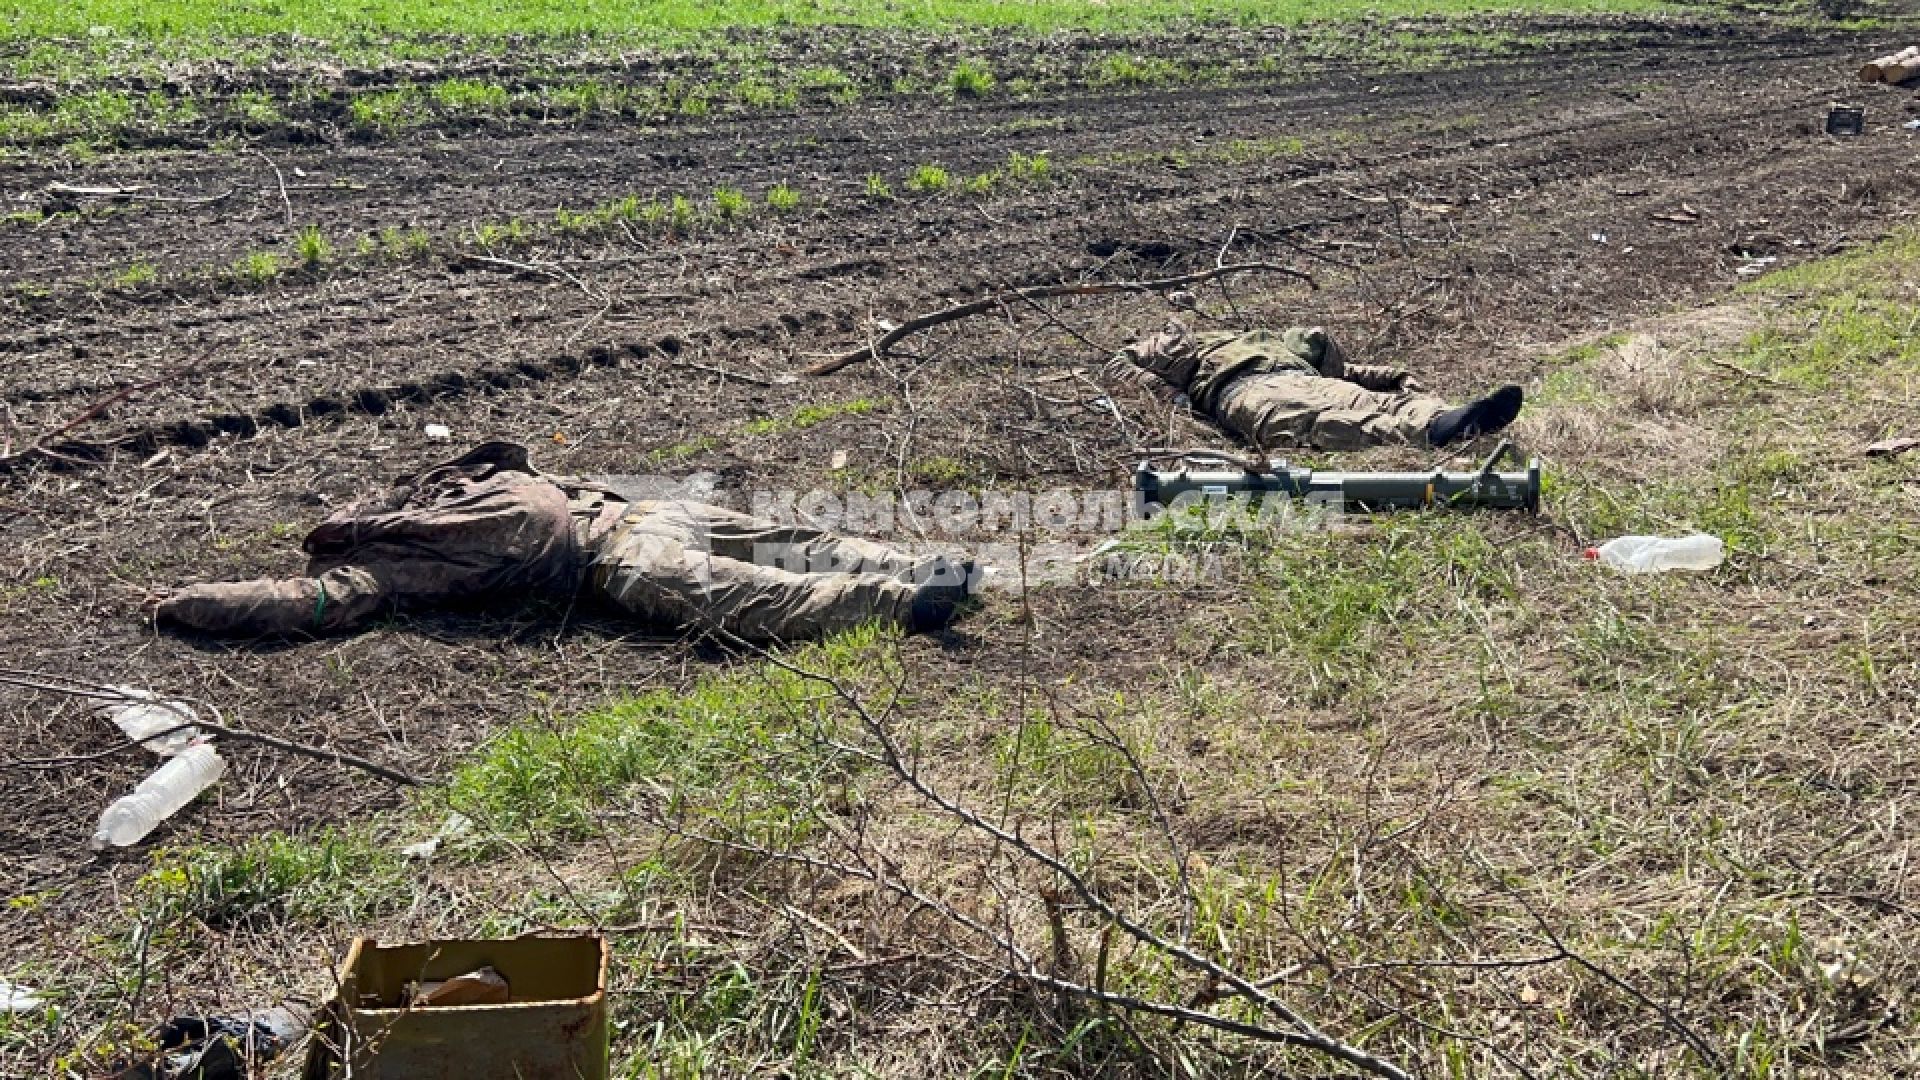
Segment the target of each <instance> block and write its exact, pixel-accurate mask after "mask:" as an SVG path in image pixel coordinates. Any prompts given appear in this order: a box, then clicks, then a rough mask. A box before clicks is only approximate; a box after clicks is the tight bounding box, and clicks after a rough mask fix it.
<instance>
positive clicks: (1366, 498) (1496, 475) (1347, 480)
mask: <svg viewBox="0 0 1920 1080" xmlns="http://www.w3.org/2000/svg"><path fill="white" fill-rule="evenodd" d="M1508 457H1511V458H1513V459H1514V463H1515V464H1519V463H1520V458H1519V455H1518V453H1516V452H1515V450H1514V448H1513V443H1512V442H1511V441H1505V440H1503V441H1502V442H1501V443H1500V445H1499V446H1498V447H1496V448H1495V449H1494V451H1493V453H1492V454H1490V455H1489V456H1488V457H1487V460H1486V461H1485V462H1483V463H1482V464H1481V466H1480V467H1479V468H1478V469H1475V470H1473V471H1472V472H1446V471H1444V470H1435V471H1432V472H1325V471H1319V470H1314V469H1301V468H1293V467H1290V466H1288V465H1287V463H1286V462H1284V461H1281V462H1275V463H1273V465H1272V467H1270V468H1268V469H1261V470H1255V469H1249V468H1247V467H1245V466H1244V465H1238V464H1234V463H1232V462H1229V461H1227V460H1226V459H1225V458H1219V459H1216V460H1217V462H1218V463H1217V464H1213V465H1212V467H1209V468H1181V469H1177V470H1173V471H1164V470H1156V469H1153V468H1151V467H1150V465H1151V463H1150V462H1142V463H1141V465H1140V468H1139V469H1138V470H1137V471H1135V473H1134V474H1133V486H1134V490H1135V491H1136V492H1137V493H1138V494H1139V496H1140V499H1141V501H1142V502H1146V503H1158V504H1159V505H1160V506H1162V507H1173V506H1186V505H1191V504H1193V503H1196V502H1202V501H1206V500H1210V499H1225V498H1234V497H1249V496H1251V497H1255V498H1258V497H1263V496H1266V495H1281V496H1285V497H1287V498H1291V499H1305V500H1307V501H1310V502H1315V503H1320V504H1323V505H1327V506H1334V507H1339V508H1341V509H1345V510H1411V509H1420V508H1423V507H1430V506H1438V507H1459V508H1468V507H1486V508H1489V509H1496V510H1525V511H1526V512H1528V513H1530V514H1532V513H1538V512H1539V510H1540V459H1539V458H1533V459H1531V460H1529V461H1527V462H1526V471H1524V472H1500V471H1499V465H1500V462H1501V461H1502V459H1505V458H1508Z"/></svg>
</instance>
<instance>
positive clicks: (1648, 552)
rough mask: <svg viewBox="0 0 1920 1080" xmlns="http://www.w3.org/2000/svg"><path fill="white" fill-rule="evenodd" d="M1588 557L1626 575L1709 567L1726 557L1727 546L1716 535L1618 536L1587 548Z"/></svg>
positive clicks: (1717, 564)
mask: <svg viewBox="0 0 1920 1080" xmlns="http://www.w3.org/2000/svg"><path fill="white" fill-rule="evenodd" d="M1587 557H1588V558H1591V559H1598V560H1600V561H1601V562H1603V563H1606V564H1607V565H1608V566H1611V567H1613V568H1614V569H1616V570H1619V571H1622V572H1623V573H1628V574H1652V573H1658V572H1660V571H1662V570H1711V569H1713V568H1714V567H1716V566H1719V565H1720V564H1721V563H1722V562H1724V561H1725V560H1726V557H1727V545H1726V544H1724V543H1722V542H1721V541H1720V538H1719V537H1717V536H1708V535H1707V534H1706V533H1693V534H1691V535H1689V536H1677V537H1676V536H1620V537H1615V538H1614V539H1612V540H1609V541H1607V542H1606V543H1604V544H1601V545H1600V546H1599V547H1597V548H1588V549H1587Z"/></svg>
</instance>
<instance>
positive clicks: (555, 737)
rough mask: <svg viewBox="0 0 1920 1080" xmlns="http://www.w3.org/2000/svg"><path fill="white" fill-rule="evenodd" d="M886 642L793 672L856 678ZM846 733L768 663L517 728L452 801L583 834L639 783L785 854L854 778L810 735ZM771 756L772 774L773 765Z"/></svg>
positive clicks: (485, 816) (867, 636)
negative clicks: (811, 812) (834, 790)
mask: <svg viewBox="0 0 1920 1080" xmlns="http://www.w3.org/2000/svg"><path fill="white" fill-rule="evenodd" d="M882 637H883V634H882V631H881V630H879V629H878V627H874V628H869V629H865V630H856V631H850V632H847V633H844V634H840V635H838V636H836V637H834V638H832V639H831V640H828V641H826V642H823V643H819V644H816V645H812V646H808V647H807V648H805V649H802V650H799V651H798V652H796V653H795V654H794V656H793V657H792V662H793V663H795V664H796V665H798V666H800V667H803V668H808V669H811V670H818V671H821V672H822V673H825V674H832V675H838V676H848V675H850V674H852V673H853V672H855V671H857V670H858V669H859V667H860V666H861V664H862V663H863V661H865V660H866V658H867V656H868V654H869V653H870V652H871V651H872V650H873V649H875V648H877V647H878V645H879V643H880V642H881V640H882ZM841 722H842V719H841V717H840V716H839V714H838V711H837V710H836V709H835V708H834V706H833V704H832V703H831V702H830V701H829V700H826V699H824V698H823V696H822V686H821V685H820V684H819V683H816V682H813V681H811V680H807V679H804V678H801V677H800V676H797V675H794V674H792V673H790V672H787V671H784V670H781V669H778V668H774V667H771V666H764V667H755V668H753V669H750V670H746V671H742V672H738V673H732V674H724V675H715V676H712V677H708V678H704V679H701V680H699V681H698V682H696V683H695V684H694V685H693V686H692V687H691V688H690V689H687V690H684V691H680V690H662V691H657V692H652V693H647V694H642V695H640V696H638V697H635V698H632V699H630V700H627V701H623V702H617V703H614V704H611V705H608V706H606V707H604V708H601V709H597V710H595V711H593V712H590V713H587V714H585V715H583V716H579V717H572V718H565V719H555V720H552V721H530V722H527V723H524V724H520V725H517V726H516V727H514V728H513V729H511V730H509V731H507V732H504V733H502V734H500V735H498V736H496V737H494V738H493V739H491V740H489V741H488V743H487V745H486V746H485V747H484V748H483V749H482V751H481V753H480V755H479V756H478V758H477V759H476V760H475V761H473V762H472V763H470V764H468V765H466V766H463V767H462V768H461V769H460V770H459V771H458V772H456V773H455V774H454V777H453V779H452V781H451V783H450V785H449V791H448V801H449V803H450V805H452V806H453V807H454V808H455V809H458V810H460V811H461V812H463V813H467V814H470V815H472V816H473V817H474V818H476V819H477V820H480V821H483V822H485V823H486V825H487V826H488V827H489V828H490V829H493V830H507V831H510V832H520V831H527V830H532V831H536V832H539V833H541V834H543V835H550V836H581V835H587V834H588V833H589V832H590V831H591V830H592V829H593V827H594V826H595V823H596V816H595V812H596V811H597V810H599V809H601V808H604V807H605V806H607V805H608V804H609V802H610V801H611V800H613V799H614V798H616V797H618V796H620V795H622V794H624V793H626V792H628V791H629V790H630V789H633V788H634V787H636V785H640V784H642V783H643V782H644V783H645V784H646V785H647V786H648V787H649V788H650V789H651V790H652V791H654V792H656V793H659V795H660V796H661V797H662V798H663V799H664V800H665V802H666V804H667V805H666V806H665V807H664V808H663V809H665V810H666V811H667V812H669V813H674V814H684V815H689V816H692V817H694V818H697V819H699V821H700V822H702V823H703V827H706V826H711V827H713V828H716V829H726V830H729V831H733V832H744V833H747V834H750V835H751V836H752V837H753V838H754V840H755V842H758V843H778V844H783V845H784V844H789V843H793V842H796V841H798V840H799V839H800V838H801V837H802V836H803V835H804V833H805V831H806V829H807V814H806V810H807V808H808V807H809V806H810V805H811V803H812V801H813V799H814V798H815V796H814V794H813V792H814V791H815V789H816V787H817V786H819V785H823V784H830V783H839V782H841V781H843V780H844V779H845V778H846V772H845V770H846V768H847V766H846V764H845V763H844V762H840V761H837V760H835V759H833V758H831V757H830V756H828V755H826V754H825V752H824V751H823V750H822V749H821V748H820V747H819V745H818V743H817V742H814V741H812V739H811V738H810V736H811V735H814V734H818V733H821V732H828V733H830V732H833V731H835V730H837V726H838V725H839V724H840V723H841ZM774 759H777V760H778V761H779V763H780V764H779V767H777V768H775V767H769V765H768V763H770V762H771V761H773V760H774Z"/></svg>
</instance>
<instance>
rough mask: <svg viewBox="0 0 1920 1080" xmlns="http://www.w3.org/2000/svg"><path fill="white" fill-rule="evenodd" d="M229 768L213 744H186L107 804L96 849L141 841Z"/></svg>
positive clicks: (94, 844) (95, 831)
mask: <svg viewBox="0 0 1920 1080" xmlns="http://www.w3.org/2000/svg"><path fill="white" fill-rule="evenodd" d="M226 771H227V763H226V762H225V761H223V760H221V758H220V755H219V754H217V753H215V752H214V750H213V747H212V745H211V744H208V743H196V744H194V745H193V746H189V747H187V748H186V749H185V750H183V751H181V752H180V753H178V754H176V755H174V756H173V758H171V759H170V760H168V762H167V763H166V764H165V765H162V766H160V767H159V768H158V769H155V770H154V771H153V775H151V776H149V777H147V778H146V779H145V780H142V781H140V786H139V787H137V788H134V789H133V791H132V792H130V793H128V794H126V795H122V796H120V798H118V799H116V800H115V801H114V804H113V805H112V806H109V807H107V811H106V813H104V814H101V815H100V827H99V828H98V829H95V830H94V833H93V850H95V851H102V850H104V849H105V848H106V847H107V846H108V845H109V844H111V845H113V846H114V847H126V846H127V845H129V844H137V843H139V842H140V841H141V840H142V839H144V838H145V837H146V835H147V834H148V833H150V832H152V831H153V830H154V828H155V827H156V826H158V825H159V824H160V823H161V822H163V821H165V820H167V819H168V818H170V817H172V816H173V815H174V814H175V813H176V812H178V811H179V809H180V808H181V807H183V806H185V805H187V804H188V803H190V802H192V801H193V798H194V796H196V795H198V794H200V793H201V792H203V791H205V790H207V789H208V788H209V787H212V786H213V782H214V781H215V780H218V779H220V776H221V774H222V773H224V772H226Z"/></svg>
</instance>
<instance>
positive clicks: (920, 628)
mask: <svg viewBox="0 0 1920 1080" xmlns="http://www.w3.org/2000/svg"><path fill="white" fill-rule="evenodd" d="M973 571H974V564H973V560H972V559H966V560H962V561H956V560H953V559H948V558H946V557H945V556H941V557H940V558H939V559H937V560H935V561H934V563H933V564H932V565H931V566H930V567H928V568H926V569H925V570H923V571H922V572H921V573H920V574H918V575H916V576H917V577H918V578H919V579H920V587H919V588H917V589H915V590H914V593H913V607H912V608H911V609H909V610H908V612H907V629H908V630H909V631H911V632H912V633H916V634H924V633H929V632H931V631H934V630H940V629H944V628H945V627H946V625H947V624H948V623H950V622H952V621H953V617H954V615H955V614H956V613H958V612H959V610H960V605H961V604H962V603H963V602H964V601H965V600H966V599H967V597H968V596H969V595H971V594H972V590H973Z"/></svg>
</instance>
